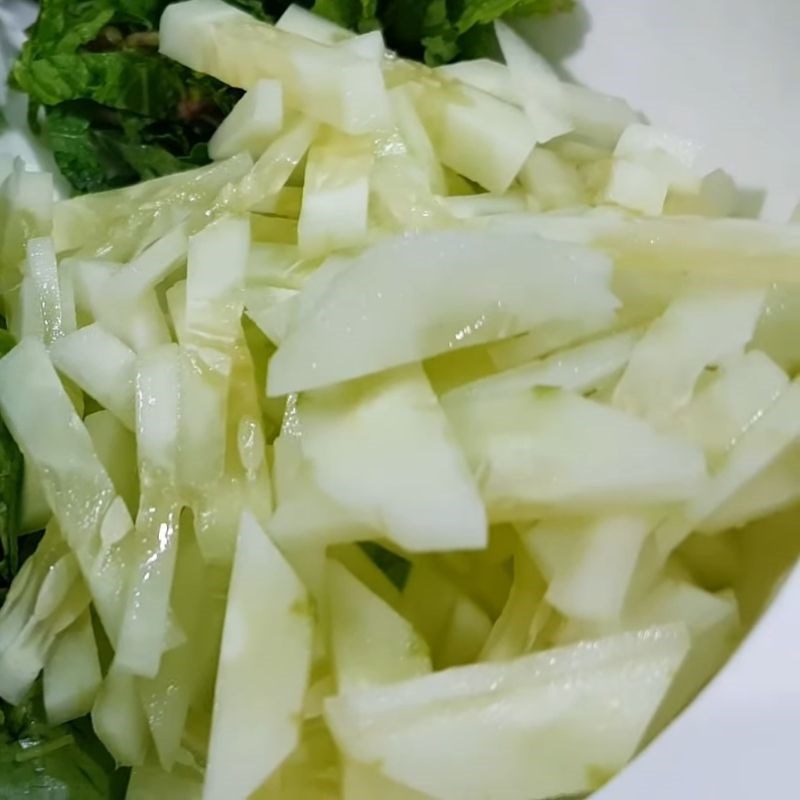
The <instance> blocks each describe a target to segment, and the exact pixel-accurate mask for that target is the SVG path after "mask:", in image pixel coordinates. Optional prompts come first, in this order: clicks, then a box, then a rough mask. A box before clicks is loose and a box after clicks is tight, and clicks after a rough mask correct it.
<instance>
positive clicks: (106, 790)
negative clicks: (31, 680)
mask: <svg viewBox="0 0 800 800" xmlns="http://www.w3.org/2000/svg"><path fill="white" fill-rule="evenodd" d="M126 782H127V774H126V772H125V771H124V770H116V769H115V765H114V763H113V761H112V759H111V757H110V756H109V755H108V753H107V752H106V751H105V750H104V748H103V746H102V745H101V744H100V742H99V741H98V740H97V737H96V736H95V735H94V732H93V731H92V728H91V724H90V723H89V721H88V720H80V721H78V722H76V723H71V724H69V725H58V726H51V725H49V724H48V723H47V721H46V720H45V716H44V710H43V708H42V700H41V686H40V684H37V685H36V686H35V687H34V689H33V690H32V692H31V694H30V696H29V698H28V699H27V700H26V701H25V702H23V703H21V704H20V705H19V706H17V707H15V708H14V707H11V706H9V705H7V704H6V703H0V800H117V799H119V800H122V798H123V797H124V796H125V786H126Z"/></svg>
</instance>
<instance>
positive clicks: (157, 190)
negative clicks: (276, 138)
mask: <svg viewBox="0 0 800 800" xmlns="http://www.w3.org/2000/svg"><path fill="white" fill-rule="evenodd" d="M252 166H253V160H252V159H251V158H250V156H249V155H247V154H245V153H242V154H240V155H238V156H235V157H234V158H231V159H228V160H227V161H221V162H219V163H216V164H212V165H210V166H208V167H201V168H200V169H195V170H191V171H188V172H178V173H175V174H174V175H167V176H166V177H163V178H157V179H156V180H152V181H144V182H143V183H137V184H135V185H133V186H128V187H125V188H124V189H114V190H112V191H110V192H100V193H97V194H87V195H82V196H81V197H73V198H71V199H70V200H63V201H62V202H60V203H56V206H55V209H54V212H53V238H54V239H55V244H56V251H57V252H59V253H62V252H64V251H67V250H69V251H75V252H76V253H78V254H80V255H81V256H86V257H91V256H98V257H102V258H108V259H113V260H114V261H118V262H127V261H130V260H131V259H132V258H134V257H135V256H136V255H137V254H138V253H139V252H140V251H141V250H142V248H144V247H146V246H147V245H148V244H151V243H153V242H155V241H157V240H158V239H160V238H161V237H162V236H164V235H165V234H166V233H168V232H169V231H170V230H171V229H173V228H174V227H175V226H176V225H177V224H179V223H180V222H181V221H184V222H185V223H186V226H187V230H188V231H189V232H190V233H194V231H195V230H197V229H198V227H200V226H202V225H204V224H206V223H207V221H208V217H207V212H208V209H209V206H210V205H211V203H212V202H213V200H214V198H215V197H216V196H217V195H218V194H219V192H220V190H221V189H222V187H223V186H225V185H226V184H228V183H230V182H231V181H235V180H238V179H240V178H242V177H243V176H244V175H245V174H246V173H247V172H249V170H250V169H251V168H252Z"/></svg>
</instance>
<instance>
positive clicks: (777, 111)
mask: <svg viewBox="0 0 800 800" xmlns="http://www.w3.org/2000/svg"><path fill="white" fill-rule="evenodd" d="M20 2H21V0H0V3H2V8H0V13H6V14H7V13H8V11H9V10H10V9H12V8H15V6H17V7H18V6H19V4H20ZM532 38H533V39H534V40H535V41H536V42H537V45H538V47H539V49H540V50H541V51H542V52H544V53H545V54H546V55H548V56H549V57H551V58H552V59H553V60H555V61H556V62H557V63H559V64H560V65H561V67H562V69H563V70H564V71H565V72H567V73H568V74H570V75H572V76H573V77H575V78H576V79H578V80H580V81H582V82H584V83H586V84H588V85H590V86H592V87H594V88H597V89H601V90H604V91H608V92H611V93H614V94H618V95H621V96H623V97H625V98H627V99H628V100H629V101H630V102H631V103H632V104H634V105H635V106H637V107H638V108H641V109H642V110H644V111H645V113H647V115H648V116H649V117H650V118H651V120H652V121H653V122H655V123H656V124H658V125H660V126H663V127H666V128H669V129H671V130H674V131H676V132H678V133H682V134H686V135H689V136H692V137H693V138H695V139H696V140H698V141H699V142H702V143H705V144H706V145H708V150H709V153H710V159H711V161H713V162H715V163H713V166H725V167H727V168H728V169H729V170H730V171H731V172H733V174H734V175H735V176H736V177H737V178H738V179H739V180H740V181H741V183H742V185H744V186H746V187H748V188H750V189H752V190H753V192H754V196H757V195H758V193H759V191H760V190H762V189H765V190H767V192H766V203H765V207H764V213H765V215H766V216H768V217H771V218H774V219H786V218H787V217H788V215H789V213H790V211H791V209H792V208H793V207H794V205H795V204H796V202H797V198H798V195H800V146H799V145H800V103H798V102H797V101H796V89H795V86H796V84H797V82H798V79H800V48H798V46H797V42H800V11H799V10H798V6H797V0H759V2H754V0H702V3H699V2H698V0H583V7H582V10H581V12H580V13H579V14H576V15H575V16H574V17H572V18H571V19H561V20H557V21H554V22H552V23H549V22H548V23H543V24H539V25H538V26H537V27H536V30H535V32H533V33H532ZM9 150H13V151H14V152H19V153H20V154H21V155H24V156H25V157H28V158H30V157H31V156H32V155H33V153H32V151H31V150H30V147H29V145H28V144H27V143H25V142H24V140H23V139H22V137H20V136H18V135H17V134H15V133H13V132H11V133H8V132H7V133H5V134H3V135H2V136H0V152H8V151H9ZM798 619H800V569H798V570H796V571H795V573H794V574H793V575H792V576H791V577H790V578H789V580H788V582H787V584H786V586H785V587H784V589H783V590H782V592H781V593H780V595H779V597H778V599H777V600H776V601H775V602H774V603H773V605H772V607H771V608H770V609H769V611H768V612H767V614H766V616H765V618H764V619H763V620H762V621H761V622H760V623H759V625H758V626H757V628H756V630H755V632H754V633H753V634H752V635H751V636H750V637H749V639H748V640H747V642H746V643H745V645H744V646H743V647H742V648H741V650H740V651H739V653H738V654H737V655H736V656H735V657H734V659H733V660H732V661H731V663H730V664H729V665H728V666H727V667H726V668H725V669H724V670H723V672H722V673H721V674H720V675H719V676H718V677H717V678H716V679H715V681H714V682H713V683H712V684H711V686H710V687H709V688H708V689H707V690H706V691H705V692H704V693H703V694H702V695H701V697H700V698H699V699H698V700H697V701H696V702H695V703H694V704H693V705H692V706H691V708H690V709H689V710H688V711H687V712H686V713H685V714H684V715H683V716H682V717H681V718H680V719H678V720H677V721H676V722H675V723H674V724H673V725H672V726H671V727H670V728H669V729H668V730H667V731H666V732H665V733H664V734H663V735H662V736H661V737H659V739H658V740H657V741H656V742H655V743H654V745H653V746H652V747H650V748H649V749H648V750H647V751H646V752H645V753H644V754H643V755H642V756H640V757H639V758H638V759H637V760H636V761H635V762H634V764H633V765H631V766H630V767H629V768H628V769H626V770H625V771H624V772H623V773H622V774H621V775H620V776H619V777H618V778H617V779H616V780H614V781H613V782H612V783H611V784H609V786H608V787H606V788H605V789H604V790H603V791H601V792H600V793H598V795H596V797H597V798H598V800H723V798H724V800H761V799H762V798H764V800H766V798H772V797H774V798H790V797H794V796H795V795H800V779H798V778H797V770H796V759H797V739H798V735H799V734H800V626H799V625H798Z"/></svg>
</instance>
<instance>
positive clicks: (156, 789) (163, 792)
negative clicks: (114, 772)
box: [125, 764, 203, 800]
mask: <svg viewBox="0 0 800 800" xmlns="http://www.w3.org/2000/svg"><path fill="white" fill-rule="evenodd" d="M154 797H164V798H167V797H169V798H170V800H202V797H203V778H202V775H201V774H200V771H199V770H197V769H192V768H191V767H184V766H179V767H176V768H175V769H173V770H172V771H170V772H167V771H166V770H164V769H163V768H161V767H160V766H156V765H153V764H144V765H143V766H139V767H134V768H133V770H131V778H130V781H129V782H128V792H127V794H126V795H125V800H152V799H153V798H154Z"/></svg>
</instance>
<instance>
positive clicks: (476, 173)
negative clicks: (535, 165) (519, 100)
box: [417, 84, 537, 193]
mask: <svg viewBox="0 0 800 800" xmlns="http://www.w3.org/2000/svg"><path fill="white" fill-rule="evenodd" d="M417 107H418V110H419V113H420V115H421V117H422V120H423V122H424V124H425V128H426V130H427V131H428V135H429V136H430V138H431V141H432V142H433V146H434V149H435V151H436V155H437V156H438V158H439V161H441V163H442V164H444V166H446V167H449V168H450V169H452V170H454V171H455V172H456V173H458V174H459V175H463V176H464V177H465V178H469V180H471V181H475V183H478V184H480V185H481V186H483V187H484V188H485V189H487V190H488V191H490V192H498V193H501V192H505V191H506V190H507V189H508V188H509V187H510V186H511V184H512V183H513V181H514V178H516V176H517V174H518V173H519V171H520V169H521V168H522V165H523V164H524V163H525V160H526V159H527V158H528V156H529V155H530V154H531V151H532V150H533V148H534V145H535V144H536V138H537V137H536V131H535V128H534V126H533V125H532V124H531V122H530V120H529V119H528V118H527V117H526V116H525V114H524V112H523V111H521V110H520V109H519V108H518V107H517V106H514V105H511V104H510V103H506V102H504V101H503V100H499V99H498V98H497V97H494V96H493V95H490V94H486V93H485V92H482V91H481V90H480V89H474V88H472V87H471V86H467V85H466V84H460V85H459V84H452V85H444V86H437V85H435V84H431V85H429V86H426V87H425V89H424V90H423V91H422V92H421V93H420V97H419V100H418V106H417ZM487 120H492V124H491V125H487V124H486V121H487Z"/></svg>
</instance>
